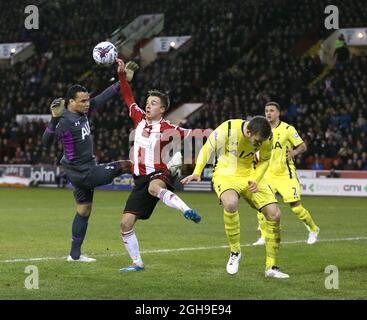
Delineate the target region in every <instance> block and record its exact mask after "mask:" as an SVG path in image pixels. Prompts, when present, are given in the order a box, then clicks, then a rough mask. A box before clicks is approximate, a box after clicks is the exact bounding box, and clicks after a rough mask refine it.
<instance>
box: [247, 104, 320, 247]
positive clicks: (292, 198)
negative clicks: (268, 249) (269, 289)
mask: <svg viewBox="0 0 367 320" xmlns="http://www.w3.org/2000/svg"><path fill="white" fill-rule="evenodd" d="M265 116H266V119H267V120H268V121H269V123H270V125H271V127H272V132H273V151H272V154H271V159H270V164H269V168H268V170H267V171H266V174H265V177H266V180H267V181H268V183H269V184H270V186H271V188H272V190H273V192H274V193H279V194H280V195H281V197H282V198H283V201H284V202H285V203H289V204H290V207H291V210H292V211H293V213H294V214H295V215H296V216H297V217H298V218H299V219H300V220H301V221H302V222H303V223H304V224H305V226H306V228H307V229H308V231H309V234H308V239H307V243H308V244H314V243H315V242H316V241H317V236H318V234H319V231H320V228H319V227H318V226H317V225H316V224H315V222H314V221H313V219H312V217H311V214H310V213H309V212H308V211H307V210H306V209H305V208H304V207H303V206H302V204H301V188H300V184H299V181H298V178H297V173H296V167H295V165H294V162H293V158H294V157H295V156H297V155H299V154H302V153H303V152H305V151H306V150H307V147H306V144H305V143H304V142H303V140H302V138H301V137H300V136H299V135H298V133H297V131H296V129H295V128H294V127H293V126H291V125H289V124H287V123H285V122H283V121H281V120H280V118H279V117H280V106H279V104H278V103H277V102H274V101H270V102H268V103H267V104H266V105H265ZM264 220H265V217H264V215H263V214H262V213H261V212H259V213H258V221H259V229H260V232H261V237H260V238H259V239H258V240H257V241H256V242H255V243H254V244H253V245H263V244H265V234H264V228H265V227H266V226H265V223H264Z"/></svg>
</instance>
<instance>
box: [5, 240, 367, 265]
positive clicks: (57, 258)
mask: <svg viewBox="0 0 367 320" xmlns="http://www.w3.org/2000/svg"><path fill="white" fill-rule="evenodd" d="M359 240H367V237H351V238H336V239H319V240H317V242H336V241H359ZM305 242H306V240H294V241H284V242H281V244H282V245H284V244H297V243H305ZM252 246H253V245H252V244H251V243H246V244H242V245H241V247H252ZM225 248H228V245H223V246H212V247H193V248H174V249H152V250H142V251H141V254H150V253H153V254H154V253H169V252H181V251H198V250H212V249H225ZM124 255H126V253H125V252H121V253H110V254H93V256H94V257H114V256H124ZM66 257H67V256H64V257H44V258H24V259H23V258H20V259H9V260H0V263H13V262H32V261H49V260H65V259H66Z"/></svg>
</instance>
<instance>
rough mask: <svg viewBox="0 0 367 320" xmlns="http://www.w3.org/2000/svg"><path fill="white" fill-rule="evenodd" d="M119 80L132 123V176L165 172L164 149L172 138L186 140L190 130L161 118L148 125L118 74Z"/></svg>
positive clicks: (122, 77)
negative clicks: (133, 131)
mask: <svg viewBox="0 0 367 320" xmlns="http://www.w3.org/2000/svg"><path fill="white" fill-rule="evenodd" d="M119 78H120V88H121V94H122V96H123V98H124V101H125V103H126V104H127V106H128V107H129V116H130V117H131V119H132V120H133V121H134V129H135V136H134V150H133V157H132V158H133V159H132V160H133V167H132V172H133V174H134V175H136V176H143V175H148V174H150V173H153V172H155V171H164V170H167V166H166V164H165V163H164V162H163V161H162V156H164V154H163V153H162V152H164V151H165V149H164V147H165V146H167V144H168V143H170V141H171V140H172V138H186V137H187V136H189V135H190V132H191V130H190V129H184V128H181V127H178V126H175V125H172V124H171V123H170V122H169V121H167V120H164V119H163V118H161V119H160V120H159V121H154V122H152V123H149V122H148V120H147V119H146V114H145V111H144V110H142V109H141V108H139V107H138V105H137V104H136V103H135V100H134V96H133V94H132V91H131V88H130V86H129V84H128V83H127V81H126V79H125V76H124V74H123V73H120V74H119Z"/></svg>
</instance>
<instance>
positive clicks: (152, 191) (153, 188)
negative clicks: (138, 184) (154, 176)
mask: <svg viewBox="0 0 367 320" xmlns="http://www.w3.org/2000/svg"><path fill="white" fill-rule="evenodd" d="M160 189H161V187H159V186H157V185H155V184H152V183H151V184H150V185H149V187H148V192H149V194H151V195H152V196H153V197H156V196H157V195H158V192H159V190H160Z"/></svg>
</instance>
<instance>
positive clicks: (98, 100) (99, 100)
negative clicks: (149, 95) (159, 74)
mask: <svg viewBox="0 0 367 320" xmlns="http://www.w3.org/2000/svg"><path fill="white" fill-rule="evenodd" d="M116 62H117V63H118V66H119V67H120V65H121V68H122V69H123V73H124V75H125V79H126V81H128V82H130V81H131V80H132V79H133V77H134V73H135V71H136V70H138V69H139V66H138V65H137V64H136V63H135V62H133V61H129V62H128V63H127V64H126V65H125V64H124V62H123V61H122V60H121V59H116ZM119 93H120V81H117V82H115V83H114V84H112V85H111V86H109V87H108V88H107V89H105V90H104V91H103V92H102V93H100V94H99V95H98V96H96V97H94V98H92V99H91V100H90V107H91V109H92V111H96V110H97V109H98V108H100V107H102V106H104V105H105V104H106V102H107V101H108V100H110V99H111V98H112V97H114V96H115V95H116V94H119Z"/></svg>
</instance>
